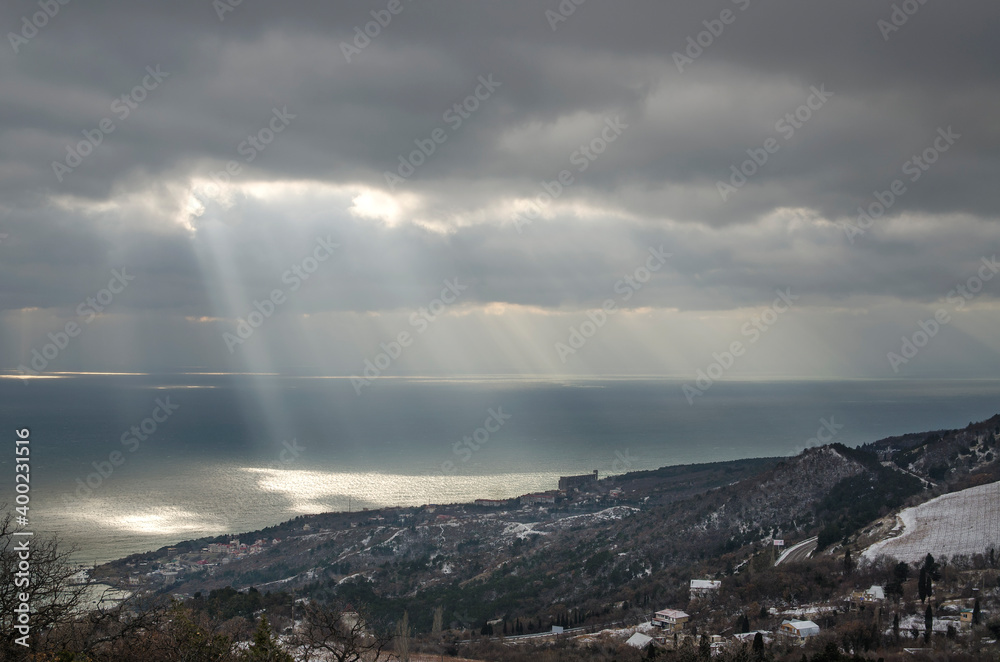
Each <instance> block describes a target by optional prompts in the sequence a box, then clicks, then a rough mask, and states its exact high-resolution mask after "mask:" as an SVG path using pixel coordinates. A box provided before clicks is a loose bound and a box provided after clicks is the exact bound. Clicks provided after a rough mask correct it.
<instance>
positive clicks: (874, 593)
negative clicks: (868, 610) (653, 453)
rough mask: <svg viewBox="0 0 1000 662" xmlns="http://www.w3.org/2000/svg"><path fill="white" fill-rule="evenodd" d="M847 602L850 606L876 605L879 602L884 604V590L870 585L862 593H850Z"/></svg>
mask: <svg viewBox="0 0 1000 662" xmlns="http://www.w3.org/2000/svg"><path fill="white" fill-rule="evenodd" d="M849 600H850V602H851V604H854V605H864V604H877V603H879V602H884V601H885V589H884V588H882V587H881V586H877V585H875V584H872V585H871V587H869V588H867V589H865V590H864V591H854V592H853V593H851V596H850V598H849Z"/></svg>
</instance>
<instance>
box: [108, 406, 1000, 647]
mask: <svg viewBox="0 0 1000 662" xmlns="http://www.w3.org/2000/svg"><path fill="white" fill-rule="evenodd" d="M998 426H1000V416H995V417H993V418H991V419H989V420H988V421H984V422H982V423H978V424H970V426H968V427H967V428H965V429H963V430H950V431H938V432H933V433H925V434H921V435H904V436H901V437H893V438H889V439H883V440H880V441H877V442H874V443H872V444H868V445H865V446H862V447H860V448H848V447H846V446H843V445H840V444H832V445H828V446H822V447H817V448H811V449H807V450H805V451H803V452H802V453H800V454H799V455H797V456H795V457H791V458H785V459H777V458H769V459H756V460H742V461H736V462H721V463H713V464H706V465H688V466H682V467H666V468H663V469H659V470H656V471H645V472H635V473H631V474H625V475H622V476H615V477H611V478H606V479H603V480H600V481H596V482H594V483H593V484H592V485H590V486H584V487H583V488H581V490H579V491H571V492H570V493H569V494H567V495H566V496H565V497H561V498H560V499H559V500H558V501H557V503H555V504H551V505H546V504H528V505H521V504H515V503H513V502H512V503H511V504H509V505H506V506H502V507H492V506H488V505H474V504H451V505H433V506H423V507H419V508H386V509H381V510H376V511H365V512H361V513H327V514H322V515H311V516H302V517H298V518H296V519H295V520H292V521H290V522H286V523H285V524H282V525H280V526H277V527H271V528H268V529H264V530H262V531H259V532H253V533H249V534H243V535H241V536H239V537H240V538H241V539H243V541H244V542H250V541H252V540H257V539H263V540H264V541H265V542H264V543H263V544H261V545H260V546H259V547H258V548H257V551H259V552H260V553H256V554H247V555H245V556H240V554H239V553H235V554H234V553H232V552H231V551H223V552H219V551H216V552H209V551H207V550H208V545H209V544H216V545H218V544H222V543H226V542H228V538H216V539H202V540H197V541H190V542H188V543H182V544H179V545H177V546H176V547H173V548H169V549H164V550H160V551H159V552H156V553H150V554H146V555H138V556H134V557H129V558H127V559H123V560H122V561H118V562H115V563H112V564H108V565H106V566H103V567H101V568H99V569H97V570H95V576H96V577H99V578H103V579H105V580H113V581H116V582H121V583H123V584H127V583H128V581H129V579H128V578H129V576H131V577H135V578H136V580H137V581H139V582H142V583H154V584H155V582H158V581H166V582H173V583H169V584H166V585H164V586H163V588H162V590H164V591H167V592H171V593H186V594H189V595H190V594H194V593H195V592H197V591H201V592H205V591H209V590H212V589H218V588H221V587H224V586H227V585H231V586H233V587H235V588H237V589H242V588H247V587H251V586H253V587H256V588H257V589H258V590H260V591H275V590H279V589H280V590H294V591H295V592H296V594H297V595H300V596H309V597H312V598H316V599H321V600H334V601H339V602H341V603H351V604H364V605H366V606H367V607H368V608H369V609H371V610H372V611H373V612H375V613H381V614H387V615H388V614H398V613H402V611H404V610H408V611H409V613H410V614H411V620H412V622H413V625H414V626H415V627H416V628H417V629H418V630H421V629H423V630H428V629H429V628H430V625H431V623H430V619H431V615H432V613H433V611H434V609H435V607H437V606H439V605H447V610H448V611H447V614H446V617H445V619H444V624H445V626H446V627H447V626H449V625H450V626H451V627H468V626H470V625H473V624H476V625H477V626H478V624H480V623H484V622H486V621H488V620H491V619H498V618H507V619H508V620H511V622H513V620H514V619H522V620H524V621H527V622H528V623H529V627H541V626H542V615H545V616H546V618H549V619H554V618H557V617H558V618H560V619H562V618H563V617H565V619H566V621H565V622H567V623H574V622H587V621H588V620H589V621H591V622H593V621H596V620H601V621H604V622H611V621H613V620H615V619H618V618H624V617H625V615H626V614H627V613H629V610H630V609H632V608H634V607H637V606H640V607H646V606H647V605H650V604H679V605H684V604H687V601H688V595H687V583H688V580H689V579H690V578H692V577H694V576H722V575H724V574H726V573H727V572H732V571H734V570H735V569H738V568H740V567H741V566H742V565H743V564H745V563H746V562H747V561H749V560H750V559H752V558H755V556H759V555H760V554H761V552H768V553H769V552H770V540H771V538H772V537H781V538H785V539H787V540H789V541H793V540H797V539H803V538H807V537H809V536H812V535H817V536H818V546H819V548H820V550H827V553H834V552H837V550H839V549H840V545H842V544H844V543H852V542H856V541H857V540H858V539H859V538H863V537H864V536H866V535H868V536H871V535H874V534H873V533H872V531H873V529H872V528H871V527H870V526H869V525H870V524H871V523H872V522H874V521H877V520H879V518H883V517H885V516H887V515H891V514H892V513H894V512H895V511H896V510H898V509H899V508H902V507H904V506H913V505H916V504H919V503H922V502H924V501H927V500H928V499H930V498H933V497H935V496H939V495H940V494H943V493H946V492H948V491H951V490H954V489H961V488H963V487H968V486H970V485H972V484H981V483H982V482H990V481H994V480H997V479H998V477H1000V466H998V462H997V461H996V456H997V446H998V439H1000V427H998ZM942 465H943V466H944V467H945V469H944V470H943V471H942V470H941V468H940V467H941V466H942ZM553 487H555V486H553ZM552 494H553V495H554V494H555V493H554V492H553V493H552ZM866 527H868V529H866ZM274 539H280V542H278V543H274V542H271V541H273V540H274ZM213 549H217V548H213ZM838 553H839V552H838ZM168 561H173V564H172V565H169V566H167V565H165V564H166V563H167V562H168ZM216 564H217V565H216ZM164 568H169V569H168V570H167V571H164ZM149 573H153V574H149ZM157 573H158V574H157ZM533 619H536V620H537V625H534V626H533V625H532V624H533V623H534V621H533ZM553 622H554V621H553ZM511 627H513V625H512V626H511Z"/></svg>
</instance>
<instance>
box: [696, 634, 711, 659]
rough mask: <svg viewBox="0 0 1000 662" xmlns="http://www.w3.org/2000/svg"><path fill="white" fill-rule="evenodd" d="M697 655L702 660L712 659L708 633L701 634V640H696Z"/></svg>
mask: <svg viewBox="0 0 1000 662" xmlns="http://www.w3.org/2000/svg"><path fill="white" fill-rule="evenodd" d="M698 657H700V658H701V659H703V660H710V659H712V643H711V642H710V641H709V640H708V635H707V634H703V635H701V640H700V641H699V642H698Z"/></svg>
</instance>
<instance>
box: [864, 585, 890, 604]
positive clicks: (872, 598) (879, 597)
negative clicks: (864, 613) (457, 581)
mask: <svg viewBox="0 0 1000 662" xmlns="http://www.w3.org/2000/svg"><path fill="white" fill-rule="evenodd" d="M864 599H865V602H882V601H883V600H885V589H884V588H882V587H881V586H876V585H875V584H872V585H871V587H870V588H869V589H868V590H867V591H865V593H864Z"/></svg>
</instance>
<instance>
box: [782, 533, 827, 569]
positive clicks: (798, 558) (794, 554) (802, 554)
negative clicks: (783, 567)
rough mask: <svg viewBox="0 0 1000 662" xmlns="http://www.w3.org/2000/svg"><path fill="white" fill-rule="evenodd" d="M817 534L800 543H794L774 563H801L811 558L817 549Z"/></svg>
mask: <svg viewBox="0 0 1000 662" xmlns="http://www.w3.org/2000/svg"><path fill="white" fill-rule="evenodd" d="M816 540H817V538H816V536H813V537H812V538H806V539H805V540H803V541H802V542H800V543H797V544H795V545H792V546H791V547H789V548H788V549H786V550H785V551H784V552H782V553H781V556H779V557H778V559H777V560H776V561H775V562H774V565H778V564H779V563H800V562H802V561H805V560H806V559H808V558H809V556H810V555H811V554H812V553H813V552H814V551H816Z"/></svg>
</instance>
